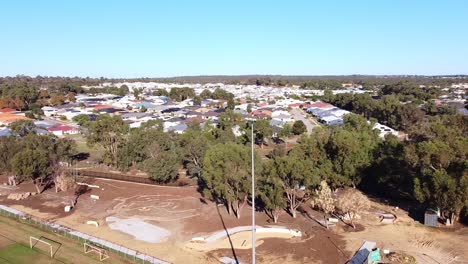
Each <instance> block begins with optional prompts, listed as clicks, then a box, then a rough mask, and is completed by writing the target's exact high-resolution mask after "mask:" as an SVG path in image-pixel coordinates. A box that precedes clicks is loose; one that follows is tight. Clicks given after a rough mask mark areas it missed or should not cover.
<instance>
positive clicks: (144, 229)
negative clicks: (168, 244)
mask: <svg viewBox="0 0 468 264" xmlns="http://www.w3.org/2000/svg"><path fill="white" fill-rule="evenodd" d="M106 223H107V225H108V226H109V228H110V229H113V230H117V231H120V232H123V233H125V234H129V235H131V236H133V237H134V238H135V239H136V240H141V241H146V242H149V243H159V242H162V241H164V240H166V239H167V237H168V236H170V235H171V232H170V231H168V230H166V229H164V228H161V227H159V226H156V225H152V224H149V223H146V222H145V221H143V220H141V219H139V218H127V219H123V218H118V217H115V216H108V217H106Z"/></svg>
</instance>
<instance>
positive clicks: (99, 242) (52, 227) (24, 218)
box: [0, 205, 170, 264]
mask: <svg viewBox="0 0 468 264" xmlns="http://www.w3.org/2000/svg"><path fill="white" fill-rule="evenodd" d="M0 216H5V217H9V218H12V219H15V220H16V221H18V222H21V223H25V224H29V225H31V226H34V227H37V228H39V229H41V230H43V231H46V232H49V233H54V234H56V235H59V236H62V237H66V238H70V239H72V240H74V241H76V242H77V243H78V244H79V246H80V248H81V247H82V245H83V243H85V242H86V243H88V244H92V245H96V246H99V247H101V248H103V249H106V250H107V251H108V252H111V253H113V254H114V255H117V256H120V257H122V258H124V259H125V260H127V261H130V262H132V263H141V264H170V263H169V262H166V261H164V260H160V259H158V258H155V257H153V256H150V255H146V254H143V253H141V252H138V251H135V250H133V249H129V248H126V247H124V246H121V245H118V244H115V243H112V242H109V241H106V240H103V239H100V238H97V237H93V236H90V235H88V234H85V233H81V232H78V231H76V230H73V229H71V228H68V227H65V226H61V225H58V224H55V223H49V222H46V221H41V220H38V219H34V218H32V217H31V216H30V215H27V214H25V213H23V212H21V211H18V210H15V209H13V208H10V207H7V206H4V205H0Z"/></svg>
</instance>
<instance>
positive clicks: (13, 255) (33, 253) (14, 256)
mask: <svg viewBox="0 0 468 264" xmlns="http://www.w3.org/2000/svg"><path fill="white" fill-rule="evenodd" d="M44 254H46V252H39V251H38V250H37V249H30V248H29V246H28V245H25V244H22V243H15V244H11V245H9V246H7V247H4V248H2V249H0V263H18V264H22V263H25V264H26V263H61V262H60V261H55V260H53V259H51V258H50V257H49V256H46V255H44Z"/></svg>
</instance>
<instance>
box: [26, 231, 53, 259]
mask: <svg viewBox="0 0 468 264" xmlns="http://www.w3.org/2000/svg"><path fill="white" fill-rule="evenodd" d="M33 242H34V243H33ZM38 242H41V243H42V244H44V245H47V246H49V248H50V257H51V258H53V257H54V250H53V246H52V244H51V243H49V242H47V241H45V240H43V239H42V237H40V238H37V237H33V236H30V237H29V247H30V248H31V249H32V248H33V247H35V246H36V244H37V243H38Z"/></svg>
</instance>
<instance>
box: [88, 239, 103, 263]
mask: <svg viewBox="0 0 468 264" xmlns="http://www.w3.org/2000/svg"><path fill="white" fill-rule="evenodd" d="M83 251H84V253H85V254H88V253H89V252H95V253H98V254H99V261H104V260H106V259H108V258H109V254H108V253H107V250H105V249H103V248H100V247H98V246H95V245H91V244H89V243H86V242H84V243H83Z"/></svg>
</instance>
